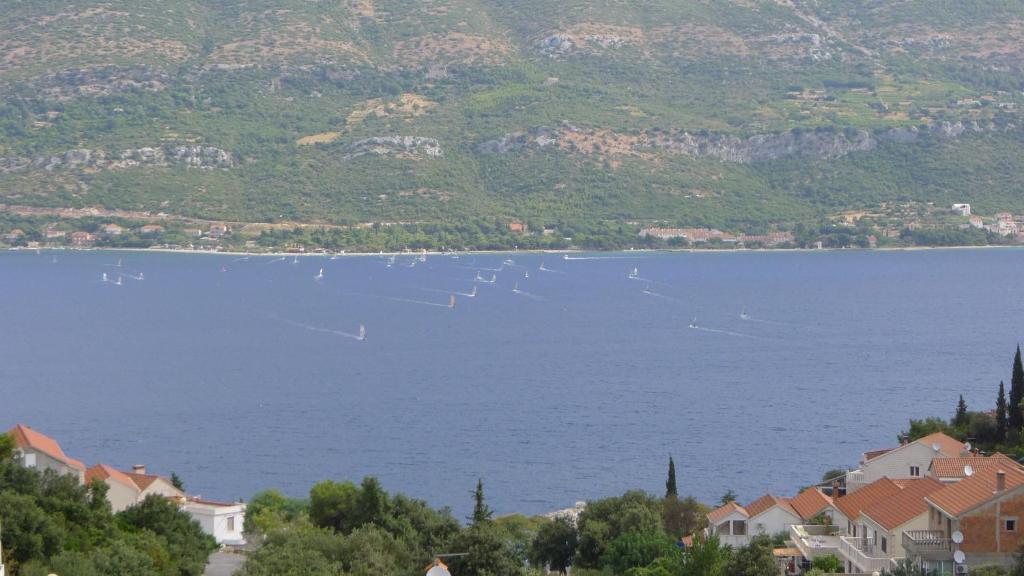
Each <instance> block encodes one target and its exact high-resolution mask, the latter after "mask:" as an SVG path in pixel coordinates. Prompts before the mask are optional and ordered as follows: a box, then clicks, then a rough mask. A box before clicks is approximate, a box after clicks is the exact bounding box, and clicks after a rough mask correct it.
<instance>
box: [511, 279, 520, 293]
mask: <svg viewBox="0 0 1024 576" xmlns="http://www.w3.org/2000/svg"><path fill="white" fill-rule="evenodd" d="M512 291H513V292H515V293H516V294H519V282H516V283H515V286H513V287H512Z"/></svg>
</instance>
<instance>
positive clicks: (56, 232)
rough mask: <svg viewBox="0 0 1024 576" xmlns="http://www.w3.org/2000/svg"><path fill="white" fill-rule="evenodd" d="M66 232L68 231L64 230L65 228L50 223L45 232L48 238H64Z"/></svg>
mask: <svg viewBox="0 0 1024 576" xmlns="http://www.w3.org/2000/svg"><path fill="white" fill-rule="evenodd" d="M65 234H66V232H64V231H63V230H61V229H59V228H57V227H55V226H53V225H50V226H47V227H46V232H45V233H44V236H46V239H47V240H54V239H56V238H63V237H64V235H65Z"/></svg>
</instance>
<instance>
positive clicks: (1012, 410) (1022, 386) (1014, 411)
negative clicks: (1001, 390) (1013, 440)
mask: <svg viewBox="0 0 1024 576" xmlns="http://www.w3.org/2000/svg"><path fill="white" fill-rule="evenodd" d="M1022 400H1024V365H1022V364H1021V358H1020V345H1019V344H1018V345H1017V353H1016V354H1015V355H1014V356H1013V377H1012V378H1011V379H1010V405H1009V406H1008V407H1007V410H1008V414H1007V415H1008V418H1007V424H1008V425H1009V429H1010V432H1012V433H1014V434H1018V433H1020V429H1021V425H1022V424H1024V414H1022V413H1021V405H1020V403H1021V401H1022Z"/></svg>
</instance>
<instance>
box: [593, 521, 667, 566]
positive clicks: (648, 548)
mask: <svg viewBox="0 0 1024 576" xmlns="http://www.w3.org/2000/svg"><path fill="white" fill-rule="evenodd" d="M677 553H678V549H677V548H676V545H675V543H674V542H673V541H672V538H670V537H669V536H668V535H667V534H665V533H664V532H662V531H661V530H650V531H647V532H627V533H625V534H623V535H621V536H619V537H618V538H616V539H614V540H612V541H611V542H609V544H608V548H607V549H606V550H605V552H604V554H602V555H601V565H602V566H603V567H605V568H607V569H611V571H612V573H613V574H625V573H626V572H627V571H629V570H630V569H632V568H642V567H644V566H647V565H649V564H651V563H652V562H654V561H655V560H656V559H658V558H661V557H664V556H670V555H672V554H677Z"/></svg>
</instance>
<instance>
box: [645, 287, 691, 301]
mask: <svg viewBox="0 0 1024 576" xmlns="http://www.w3.org/2000/svg"><path fill="white" fill-rule="evenodd" d="M643 293H644V294H646V295H648V296H653V297H655V298H662V299H664V300H668V301H669V302H675V303H676V304H686V302H684V301H682V300H680V299H679V298H676V297H674V296H668V295H665V294H661V293H658V292H655V291H653V290H651V288H650V287H647V288H644V290H643Z"/></svg>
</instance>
